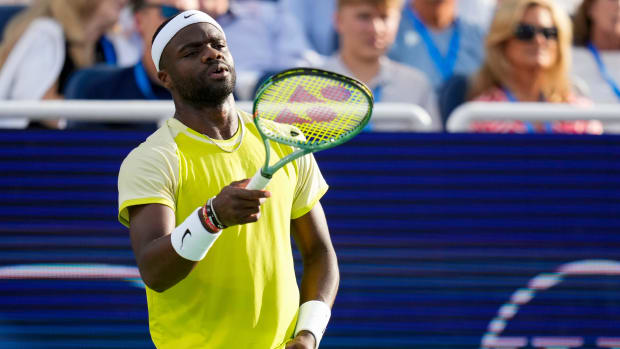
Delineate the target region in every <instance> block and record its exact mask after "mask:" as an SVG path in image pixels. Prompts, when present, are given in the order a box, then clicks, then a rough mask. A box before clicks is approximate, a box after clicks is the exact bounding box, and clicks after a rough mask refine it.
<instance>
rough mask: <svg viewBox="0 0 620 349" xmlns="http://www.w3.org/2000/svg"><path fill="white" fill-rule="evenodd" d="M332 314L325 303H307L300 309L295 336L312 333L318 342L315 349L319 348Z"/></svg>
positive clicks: (315, 301) (314, 301)
mask: <svg viewBox="0 0 620 349" xmlns="http://www.w3.org/2000/svg"><path fill="white" fill-rule="evenodd" d="M331 313H332V310H331V308H330V307H329V305H327V304H326V303H325V302H321V301H317V300H313V301H308V302H305V303H304V304H302V305H301V306H300V307H299V316H297V326H295V336H297V334H298V333H299V332H301V331H310V332H311V333H312V335H314V339H315V340H316V346H315V349H316V348H318V347H319V343H320V342H321V338H323V333H325V328H327V323H328V322H329V317H330V316H331Z"/></svg>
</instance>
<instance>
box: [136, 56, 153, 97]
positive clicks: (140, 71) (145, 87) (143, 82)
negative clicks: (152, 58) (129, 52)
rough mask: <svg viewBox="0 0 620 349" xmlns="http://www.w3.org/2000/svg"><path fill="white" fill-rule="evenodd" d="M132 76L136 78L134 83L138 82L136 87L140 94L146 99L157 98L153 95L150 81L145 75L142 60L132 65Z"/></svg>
mask: <svg viewBox="0 0 620 349" xmlns="http://www.w3.org/2000/svg"><path fill="white" fill-rule="evenodd" d="M133 76H134V77H135V78H136V84H138V88H139V89H140V92H142V95H144V97H146V99H151V100H154V99H157V96H155V92H153V86H151V81H150V80H149V77H148V75H146V70H144V66H143V65H142V62H138V63H137V64H136V65H134V66H133Z"/></svg>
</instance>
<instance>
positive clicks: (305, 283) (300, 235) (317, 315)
mask: <svg viewBox="0 0 620 349" xmlns="http://www.w3.org/2000/svg"><path fill="white" fill-rule="evenodd" d="M291 233H292V234H293V238H294V239H295V243H296V244H297V248H298V250H299V252H300V254H301V258H302V262H303V277H302V279H301V302H300V303H301V305H302V306H301V309H300V316H299V318H298V321H297V327H296V331H295V332H296V333H297V336H295V338H294V339H293V340H292V341H291V342H289V343H288V344H287V346H286V348H287V349H293V348H317V347H318V343H316V341H317V340H318V341H320V339H321V337H322V335H323V331H324V330H325V328H324V327H323V323H322V322H323V321H327V320H325V317H327V319H329V315H330V314H329V311H330V310H329V309H330V308H331V306H332V305H333V304H334V299H335V298H336V293H337V291H338V283H339V282H340V274H339V271H338V261H337V260H336V252H335V251H334V247H333V246H332V242H331V239H330V236H329V229H328V227H327V220H326V219H325V213H324V212H323V208H322V207H321V204H320V203H317V204H316V205H315V206H314V207H313V208H312V210H310V211H309V212H308V213H306V214H305V215H303V216H301V217H299V218H297V219H293V220H291ZM325 325H326V323H325ZM300 328H304V329H302V330H301V331H300ZM305 328H310V329H309V330H308V329H305ZM313 332H320V333H313ZM316 337H318V338H316Z"/></svg>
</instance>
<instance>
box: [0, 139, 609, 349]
mask: <svg viewBox="0 0 620 349" xmlns="http://www.w3.org/2000/svg"><path fill="white" fill-rule="evenodd" d="M147 135H148V134H146V133H143V132H128V131H117V132H113V131H102V132H88V131H35V130H32V131H0V197H1V198H2V200H0V233H1V234H2V238H1V239H0V348H129V347H131V348H152V347H153V345H152V343H151V342H150V339H149V335H148V321H147V312H146V300H145V296H144V290H143V289H142V287H143V286H142V285H141V283H140V281H139V279H138V278H139V276H138V274H137V271H136V269H135V262H134V258H133V254H132V252H131V248H130V244H129V237H128V232H127V230H126V229H125V228H124V227H123V226H121V225H120V223H118V222H117V220H116V213H117V212H116V208H117V202H116V199H117V189H116V175H117V172H118V168H119V166H120V163H121V161H122V159H123V158H124V157H125V156H126V154H127V153H128V152H129V151H130V150H131V149H132V148H133V147H135V146H136V145H137V144H139V143H140V142H141V141H142V140H144V139H145V138H146V136H147ZM316 158H317V161H318V162H319V165H320V167H321V169H322V172H323V174H324V176H325V178H326V180H327V182H328V183H329V184H330V190H329V192H328V193H327V194H326V196H325V197H324V199H323V200H322V203H323V206H324V208H325V212H326V214H327V218H328V222H329V226H330V232H331V236H332V240H333V242H334V245H335V248H336V252H337V254H338V258H339V265H340V271H341V283H340V290H339V293H338V297H337V299H336V303H335V306H334V310H333V315H332V320H331V322H330V325H329V327H328V329H327V332H326V335H325V337H324V340H323V342H322V345H321V348H432V349H439V348H491V347H498V346H503V347H512V348H521V347H566V348H576V347H579V348H599V347H605V348H613V347H616V348H617V347H620V292H619V290H620V265H619V263H618V262H617V261H618V260H620V256H619V255H620V253H619V252H618V251H620V234H619V232H620V215H619V214H618V212H619V208H620V175H619V174H620V137H617V136H601V137H590V136H562V135H472V134H405V133H398V134H396V133H365V134H362V135H360V136H359V137H357V138H356V139H354V140H353V141H351V142H350V143H347V144H345V145H342V146H340V147H337V148H334V149H331V150H327V151H325V152H322V153H318V154H316ZM295 257H296V259H297V261H299V257H298V255H296V256H295ZM298 264H299V263H298ZM299 271H300V269H298V272H299ZM502 343H503V344H502Z"/></svg>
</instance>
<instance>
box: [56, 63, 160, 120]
mask: <svg viewBox="0 0 620 349" xmlns="http://www.w3.org/2000/svg"><path fill="white" fill-rule="evenodd" d="M135 69H136V66H131V67H126V68H118V67H110V66H98V67H95V68H90V69H87V70H84V71H78V72H77V73H76V74H75V76H74V77H72V79H76V80H75V81H72V82H71V83H69V84H68V86H67V87H68V88H67V90H65V91H64V92H65V98H67V99H98V100H147V99H149V98H148V97H147V95H146V94H145V92H143V89H141V88H140V86H139V85H138V81H137V79H136V73H135ZM148 85H149V86H147V88H150V91H152V93H153V95H154V96H155V97H156V99H158V100H159V99H161V100H166V99H172V96H171V95H170V92H169V91H168V90H167V89H166V88H165V87H163V86H161V85H159V84H156V83H154V82H153V81H151V80H150V79H148ZM67 128H72V129H76V128H80V129H85V128H87V129H133V130H135V129H138V130H155V129H156V128H157V124H156V123H155V122H123V123H119V122H106V123H101V122H80V121H77V122H70V123H69V124H68V125H67Z"/></svg>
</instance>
